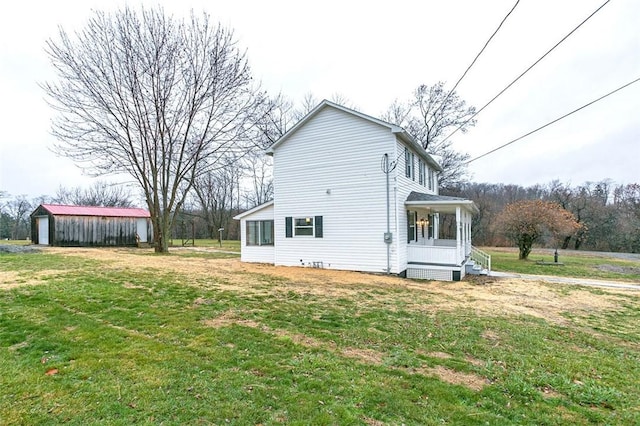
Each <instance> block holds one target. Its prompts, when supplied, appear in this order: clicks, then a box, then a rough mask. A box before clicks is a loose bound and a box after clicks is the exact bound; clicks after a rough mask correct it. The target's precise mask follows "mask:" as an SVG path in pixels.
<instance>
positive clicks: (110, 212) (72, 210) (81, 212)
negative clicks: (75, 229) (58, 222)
mask: <svg viewBox="0 0 640 426" xmlns="http://www.w3.org/2000/svg"><path fill="white" fill-rule="evenodd" d="M40 206H41V207H42V208H44V209H45V210H47V211H48V212H49V213H51V214H54V215H61V216H105V217H151V215H150V214H149V212H148V211H146V210H145V209H140V208H124V207H93V206H67V205H63V204H41V205H40Z"/></svg>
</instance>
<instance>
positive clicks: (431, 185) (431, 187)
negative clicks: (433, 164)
mask: <svg viewBox="0 0 640 426" xmlns="http://www.w3.org/2000/svg"><path fill="white" fill-rule="evenodd" d="M427 173H428V174H429V189H430V190H431V191H433V190H434V185H433V178H434V176H433V175H434V171H433V170H431V169H429V170H427Z"/></svg>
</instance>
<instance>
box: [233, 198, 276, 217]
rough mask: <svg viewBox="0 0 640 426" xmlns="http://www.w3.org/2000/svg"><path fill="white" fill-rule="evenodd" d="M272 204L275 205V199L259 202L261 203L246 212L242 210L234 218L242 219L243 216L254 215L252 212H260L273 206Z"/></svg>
mask: <svg viewBox="0 0 640 426" xmlns="http://www.w3.org/2000/svg"><path fill="white" fill-rule="evenodd" d="M272 205H273V200H271V201H267V202H266V203H262V204H259V205H257V206H255V207H254V208H252V209H249V210H247V211H246V212H242V213H240V214H237V215H235V216H234V217H233V218H234V219H235V220H240V219H243V218H245V217H247V216H250V215H252V214H254V213H256V212H259V211H260V210H262V209H266V208H267V207H269V206H272Z"/></svg>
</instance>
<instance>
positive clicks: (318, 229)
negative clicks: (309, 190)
mask: <svg viewBox="0 0 640 426" xmlns="http://www.w3.org/2000/svg"><path fill="white" fill-rule="evenodd" d="M313 220H314V226H315V227H316V238H322V216H316V217H315V218H314V219H313Z"/></svg>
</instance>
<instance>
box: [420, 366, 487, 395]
mask: <svg viewBox="0 0 640 426" xmlns="http://www.w3.org/2000/svg"><path fill="white" fill-rule="evenodd" d="M415 372H416V373H419V374H422V375H424V376H436V377H437V378H438V379H440V380H442V381H443V382H447V383H451V384H453V385H461V386H465V387H468V388H469V389H472V390H475V391H479V390H482V388H484V387H485V386H486V385H488V384H489V382H488V380H487V379H485V378H484V377H481V376H478V375H477V374H473V373H464V372H462V371H456V370H452V369H451V368H447V367H444V366H442V365H437V366H435V367H422V368H418V369H416V370H415Z"/></svg>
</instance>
